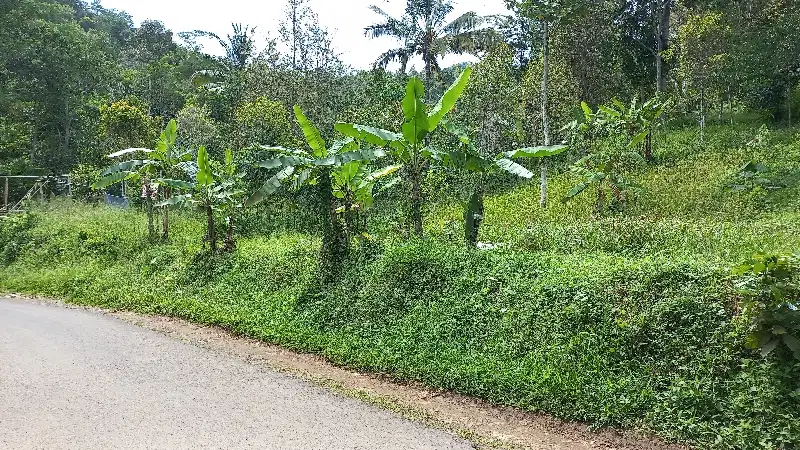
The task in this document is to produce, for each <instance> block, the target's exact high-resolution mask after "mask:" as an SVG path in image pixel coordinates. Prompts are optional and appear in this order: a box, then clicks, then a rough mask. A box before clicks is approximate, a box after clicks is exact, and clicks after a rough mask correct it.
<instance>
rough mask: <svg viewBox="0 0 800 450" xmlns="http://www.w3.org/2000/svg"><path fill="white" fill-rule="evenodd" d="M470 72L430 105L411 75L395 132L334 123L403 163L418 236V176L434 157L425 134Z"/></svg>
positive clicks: (443, 113) (420, 200)
mask: <svg viewBox="0 0 800 450" xmlns="http://www.w3.org/2000/svg"><path fill="white" fill-rule="evenodd" d="M471 73H472V69H471V68H469V67H468V68H466V69H464V71H463V72H462V73H461V75H460V76H459V77H458V79H457V80H456V81H455V82H454V83H453V84H452V85H451V86H450V87H449V88H448V89H447V91H446V92H445V93H444V95H442V98H441V99H440V100H439V102H438V103H437V104H436V105H435V106H434V107H432V108H428V106H427V105H426V104H425V102H424V100H423V99H424V98H425V86H424V85H423V83H422V80H420V79H419V78H418V77H412V78H411V79H410V80H409V81H408V84H407V86H406V94H405V97H404V99H403V102H402V106H403V123H402V124H401V126H400V132H399V133H395V132H392V131H387V130H383V129H379V128H374V127H370V126H366V125H359V124H353V123H342V122H340V123H337V124H336V131H338V132H340V133H342V134H343V135H345V136H348V137H350V138H353V139H356V140H358V141H360V142H366V143H368V144H370V145H373V146H377V147H384V148H387V149H389V151H390V153H391V155H392V156H393V157H394V159H395V160H396V161H397V162H398V163H402V164H403V165H404V166H405V169H406V176H407V178H408V180H409V181H410V183H411V216H412V220H413V224H414V232H415V234H416V235H417V236H420V237H421V236H422V207H423V198H422V180H423V179H424V177H425V172H426V171H427V169H428V167H429V165H430V164H431V163H432V162H436V161H437V158H435V156H434V155H435V154H436V153H437V152H436V151H434V150H432V149H431V147H430V146H429V145H428V144H429V136H430V135H431V133H433V132H434V131H436V129H437V128H438V127H439V125H440V124H441V123H442V120H443V119H444V118H445V116H446V115H447V114H448V113H449V112H450V111H451V110H452V109H453V108H454V107H455V105H456V102H457V101H458V99H459V97H461V94H462V93H463V92H464V89H466V87H467V84H468V82H469V77H470V75H471Z"/></svg>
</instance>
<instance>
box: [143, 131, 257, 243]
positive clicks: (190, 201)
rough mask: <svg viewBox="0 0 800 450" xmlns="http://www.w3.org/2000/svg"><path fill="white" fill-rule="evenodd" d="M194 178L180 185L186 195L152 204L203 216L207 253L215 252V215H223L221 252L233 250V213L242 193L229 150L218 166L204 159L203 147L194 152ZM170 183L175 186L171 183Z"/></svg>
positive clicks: (206, 154)
mask: <svg viewBox="0 0 800 450" xmlns="http://www.w3.org/2000/svg"><path fill="white" fill-rule="evenodd" d="M193 171H196V175H195V179H194V181H192V182H189V183H186V182H182V183H180V188H181V189H183V190H188V191H189V192H187V193H185V194H181V195H176V196H174V197H172V198H169V199H165V200H163V201H161V202H159V203H157V204H156V206H159V207H164V208H166V207H169V206H173V205H181V206H188V207H192V208H197V209H199V210H200V211H202V212H203V213H204V214H205V215H206V238H205V240H206V242H208V249H209V252H210V254H212V255H213V254H214V253H216V252H217V241H218V238H217V226H216V221H215V217H214V216H215V214H216V213H217V212H222V213H224V214H225V222H226V226H227V232H226V235H225V247H224V249H225V251H228V252H230V251H233V250H234V248H236V241H235V239H234V230H233V228H234V220H235V213H236V211H237V210H238V209H239V208H240V207H241V200H242V199H243V196H244V191H243V190H241V189H240V188H239V182H240V180H241V177H242V174H241V173H239V172H237V168H236V165H235V164H234V162H233V153H232V152H231V150H230V149H228V150H226V151H225V162H224V163H223V164H218V163H217V162H216V161H213V160H212V159H211V158H210V157H209V156H208V151H207V150H206V148H205V146H200V148H198V149H197V161H196V166H194V167H193ZM172 184H177V183H175V182H174V181H173V182H172Z"/></svg>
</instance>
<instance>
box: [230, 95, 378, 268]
mask: <svg viewBox="0 0 800 450" xmlns="http://www.w3.org/2000/svg"><path fill="white" fill-rule="evenodd" d="M294 113H295V117H296V118H297V123H298V124H299V125H300V128H301V129H302V131H303V136H304V137H305V139H306V142H307V144H308V149H287V148H284V147H265V148H264V150H267V151H270V152H272V153H275V154H278V155H280V156H277V157H274V158H271V159H268V160H265V161H261V162H258V163H256V166H257V167H260V168H263V169H281V170H280V172H278V173H277V174H276V175H275V176H273V177H272V178H270V179H269V180H268V181H267V182H266V183H264V185H263V186H262V187H261V188H260V189H259V190H258V191H256V192H255V193H253V195H251V196H250V198H248V199H247V202H246V203H245V205H246V206H252V205H256V204H258V203H260V202H262V201H264V199H266V198H267V197H268V196H269V195H272V194H273V193H275V192H276V191H277V190H278V189H279V188H280V187H281V185H282V184H283V183H284V182H285V181H286V180H289V179H291V180H293V182H294V187H295V188H296V189H299V188H301V187H303V186H305V185H307V184H315V185H316V186H317V189H318V199H319V210H320V212H321V214H322V223H323V235H322V257H323V261H324V262H325V263H326V264H327V265H329V268H333V267H334V266H336V265H337V264H338V262H339V260H340V259H341V258H342V257H343V256H344V255H346V253H347V252H348V249H349V241H348V238H347V235H346V234H345V230H344V227H343V226H342V223H341V221H340V219H339V208H338V206H337V204H336V197H335V195H334V193H335V189H334V179H335V178H336V177H335V176H334V174H335V173H336V172H337V171H340V170H342V168H343V167H345V166H347V164H348V163H351V162H354V161H359V162H367V161H372V160H375V159H377V158H379V157H381V156H384V152H383V151H374V150H367V149H363V150H362V149H361V148H360V147H359V145H358V143H356V142H355V141H354V140H353V139H347V140H343V141H336V142H335V143H334V144H333V145H332V146H330V147H328V145H327V144H326V143H325V140H324V139H323V137H322V134H321V133H320V131H319V129H318V128H317V127H316V126H315V125H314V124H313V123H312V122H311V121H310V120H309V119H308V118H307V117H306V115H305V114H304V113H303V111H302V109H301V108H300V107H299V106H297V105H295V107H294ZM346 170H350V167H347V169H346ZM339 178H342V176H340V177H339ZM326 273H330V271H326Z"/></svg>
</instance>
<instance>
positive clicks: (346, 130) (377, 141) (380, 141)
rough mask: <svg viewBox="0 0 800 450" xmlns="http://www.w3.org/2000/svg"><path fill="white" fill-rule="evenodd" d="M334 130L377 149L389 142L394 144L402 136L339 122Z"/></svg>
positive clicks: (378, 129)
mask: <svg viewBox="0 0 800 450" xmlns="http://www.w3.org/2000/svg"><path fill="white" fill-rule="evenodd" d="M335 128H336V131H338V132H339V133H342V134H343V135H345V136H348V137H351V138H353V139H358V140H360V141H364V142H366V143H368V144H372V145H377V146H379V147H385V146H387V145H389V143H390V142H396V141H400V140H402V139H403V136H401V135H399V134H397V133H393V132H391V131H387V130H383V129H380V128H375V127H369V126H366V125H359V124H355V123H344V122H339V123H337V124H336V126H335Z"/></svg>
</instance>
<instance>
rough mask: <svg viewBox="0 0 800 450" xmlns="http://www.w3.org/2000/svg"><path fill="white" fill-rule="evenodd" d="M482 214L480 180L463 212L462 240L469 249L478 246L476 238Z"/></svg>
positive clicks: (481, 187)
mask: <svg viewBox="0 0 800 450" xmlns="http://www.w3.org/2000/svg"><path fill="white" fill-rule="evenodd" d="M484 213H485V210H484V206H483V182H482V180H481V182H480V183H479V184H478V186H477V187H476V188H475V190H474V192H473V193H472V195H471V196H470V199H469V202H468V203H467V208H466V210H465V211H464V239H465V240H466V241H467V245H469V246H470V247H477V246H478V237H479V235H480V228H481V223H483V216H484Z"/></svg>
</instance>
